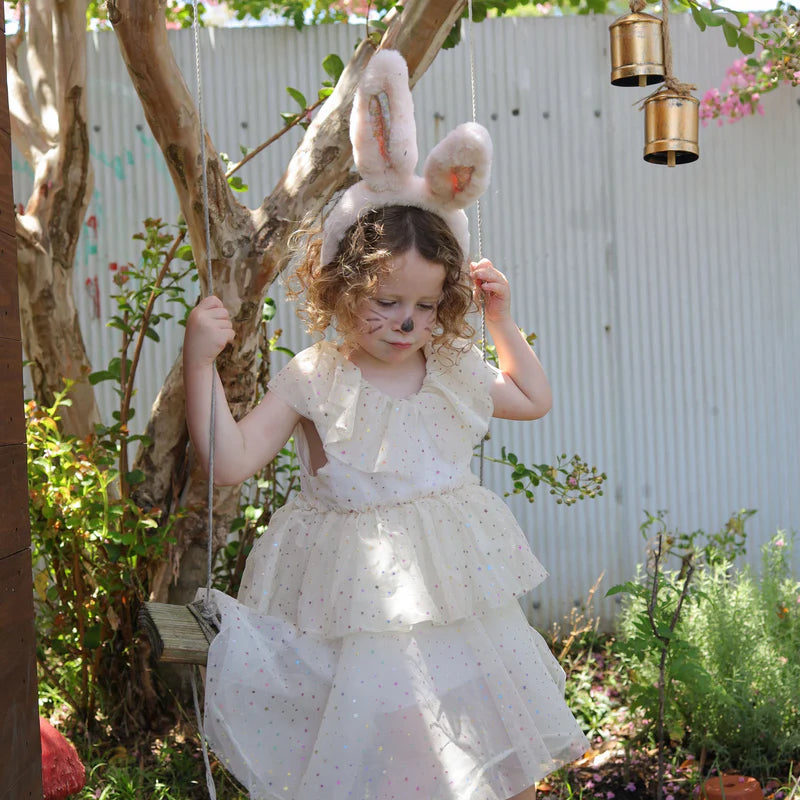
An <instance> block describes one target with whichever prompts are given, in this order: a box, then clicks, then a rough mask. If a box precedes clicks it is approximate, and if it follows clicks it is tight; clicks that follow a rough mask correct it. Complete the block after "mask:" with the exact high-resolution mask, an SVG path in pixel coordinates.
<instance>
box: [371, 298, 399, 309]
mask: <svg viewBox="0 0 800 800" xmlns="http://www.w3.org/2000/svg"><path fill="white" fill-rule="evenodd" d="M375 302H376V303H377V304H378V305H379V306H382V307H383V308H389V307H390V306H393V305H394V300H379V299H378V298H375Z"/></svg>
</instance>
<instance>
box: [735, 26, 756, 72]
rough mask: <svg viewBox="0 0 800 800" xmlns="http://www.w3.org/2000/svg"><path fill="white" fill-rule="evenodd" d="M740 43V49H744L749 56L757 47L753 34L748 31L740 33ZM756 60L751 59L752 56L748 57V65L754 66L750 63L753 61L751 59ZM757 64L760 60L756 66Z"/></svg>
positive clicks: (743, 51)
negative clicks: (748, 33)
mask: <svg viewBox="0 0 800 800" xmlns="http://www.w3.org/2000/svg"><path fill="white" fill-rule="evenodd" d="M738 44H739V49H740V50H741V51H742V53H744V54H745V55H746V56H749V55H750V53H752V52H753V51H754V50H755V49H756V43H755V42H754V41H753V38H752V37H751V36H748V35H747V34H746V33H741V34H739V42H738ZM754 60H755V59H750V58H748V59H747V63H748V65H749V66H752V65H751V64H750V62H751V61H754ZM757 65H758V62H756V66H757Z"/></svg>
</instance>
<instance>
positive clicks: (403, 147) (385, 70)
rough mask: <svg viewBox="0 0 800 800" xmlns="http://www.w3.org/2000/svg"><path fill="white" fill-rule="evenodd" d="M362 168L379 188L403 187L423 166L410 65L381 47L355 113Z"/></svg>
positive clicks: (354, 137) (353, 137) (353, 134)
mask: <svg viewBox="0 0 800 800" xmlns="http://www.w3.org/2000/svg"><path fill="white" fill-rule="evenodd" d="M350 141H351V142H352V143H353V157H354V159H355V162H356V169H357V170H358V172H359V173H360V175H361V177H362V178H363V179H364V181H365V182H366V184H367V185H368V186H369V188H370V189H372V190H374V191H376V192H385V191H393V190H396V189H398V188H399V187H400V186H401V185H402V184H403V183H404V182H405V181H406V180H407V179H408V177H409V176H410V175H412V174H413V172H414V169H415V167H416V166H417V157H418V155H417V130H416V124H415V122H414V103H413V101H412V100H411V90H410V89H409V87H408V66H407V65H406V62H405V59H404V58H403V56H401V55H400V53H398V52H397V51H396V50H380V51H379V52H377V53H376V54H375V55H374V56H373V57H372V60H371V61H370V62H369V64H367V67H366V69H365V70H364V74H363V76H362V78H361V81H360V83H359V87H358V91H357V92H356V97H355V100H354V101H353V111H352V113H351V115H350Z"/></svg>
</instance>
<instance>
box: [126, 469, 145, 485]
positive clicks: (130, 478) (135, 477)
mask: <svg viewBox="0 0 800 800" xmlns="http://www.w3.org/2000/svg"><path fill="white" fill-rule="evenodd" d="M146 477H147V476H146V475H145V474H144V472H142V470H140V469H133V470H131V471H130V472H126V473H125V483H127V484H128V486H136V485H137V484H139V483H144V480H145V478H146Z"/></svg>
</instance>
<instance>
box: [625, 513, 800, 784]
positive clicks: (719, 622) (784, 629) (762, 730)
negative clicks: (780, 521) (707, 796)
mask: <svg viewBox="0 0 800 800" xmlns="http://www.w3.org/2000/svg"><path fill="white" fill-rule="evenodd" d="M750 513H752V512H741V513H740V514H739V515H734V516H733V517H731V520H729V522H728V523H727V525H726V527H725V528H724V529H723V531H721V532H720V533H718V534H715V535H714V536H711V537H707V536H706V535H705V534H704V533H703V532H702V531H696V532H695V533H693V534H688V535H687V534H674V533H670V534H669V535H667V536H666V538H665V542H666V547H667V550H666V551H665V554H669V553H671V554H672V555H677V556H679V560H678V561H677V562H676V563H675V564H674V565H673V566H672V567H667V566H663V567H662V568H661V570H660V574H659V575H658V576H657V581H658V584H657V588H658V592H657V594H658V596H659V601H658V602H659V607H660V606H663V608H660V611H663V612H664V613H663V614H662V615H661V622H658V620H657V628H658V631H659V634H660V635H663V636H666V638H667V639H668V648H669V650H668V658H667V659H666V663H665V675H664V676H663V680H664V683H665V685H666V689H667V702H666V705H665V707H664V709H663V713H662V721H663V724H664V729H665V731H666V733H667V736H668V737H669V738H670V739H671V740H672V741H673V742H679V743H681V744H683V745H684V746H686V747H688V748H689V749H691V750H692V751H693V752H694V753H695V754H696V755H697V756H698V757H699V759H700V762H701V764H702V763H707V762H709V761H711V760H712V759H713V761H714V762H715V763H716V765H717V766H718V767H719V768H720V769H723V770H739V771H742V772H744V773H747V774H751V775H754V776H756V777H759V778H762V779H764V778H766V777H769V776H774V775H776V774H781V773H785V771H786V770H787V769H789V768H790V767H791V763H792V762H793V761H795V762H796V761H797V759H798V758H800V658H798V654H800V581H798V579H797V576H796V575H793V574H792V568H791V564H792V560H791V552H792V544H793V536H790V535H788V534H785V533H781V532H779V533H778V534H777V535H776V536H774V537H773V538H772V540H771V541H770V542H769V543H768V544H766V545H765V546H764V547H763V548H762V567H761V570H760V571H756V570H753V569H752V568H751V567H750V566H748V565H739V564H737V563H736V561H737V557H738V556H739V555H741V554H742V553H743V552H744V542H745V534H744V530H743V523H744V519H746V517H747V516H749V515H750ZM656 519H658V520H659V521H662V520H663V517H659V518H651V520H650V523H651V524H652V522H654V521H656ZM662 533H663V532H662ZM726 537H727V542H726V541H725V540H726ZM703 542H705V544H703ZM676 550H677V552H676ZM665 563H666V562H665ZM687 564H691V565H692V569H693V571H694V576H693V579H692V581H691V585H690V586H689V588H687V589H686V591H685V592H684V594H685V598H684V605H683V609H682V612H681V613H679V614H678V616H677V619H676V624H675V625H674V629H673V630H672V631H668V630H667V629H666V627H665V626H664V624H663V620H664V619H666V618H667V617H668V616H669V615H670V613H671V612H674V610H675V608H676V598H677V597H678V592H679V590H680V589H681V588H682V587H683V583H684V581H685V576H686V569H687ZM653 579H654V576H653V574H652V571H649V570H648V569H646V568H644V569H641V570H640V572H639V574H638V575H637V578H636V579H635V580H634V581H632V582H630V583H628V584H626V585H625V587H618V588H619V590H620V591H624V592H626V594H627V598H626V601H625V603H624V604H623V609H622V612H621V614H620V617H619V620H618V634H619V646H620V652H621V653H622V654H623V657H624V658H625V659H626V662H627V664H628V670H627V674H628V681H629V685H628V692H629V695H630V697H631V701H632V705H634V706H635V707H637V708H639V710H640V711H641V712H642V714H643V717H644V718H645V719H646V720H647V721H648V722H649V723H653V724H655V722H656V720H657V717H658V713H659V712H658V707H657V705H656V702H655V693H654V687H656V686H657V685H658V682H659V664H658V659H657V658H655V653H656V652H657V651H658V643H657V642H656V638H657V637H656V635H655V633H654V632H653V631H652V629H651V628H650V626H649V624H645V621H646V619H647V603H648V597H651V596H652V588H653ZM658 610H659V609H658V608H657V612H658Z"/></svg>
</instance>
